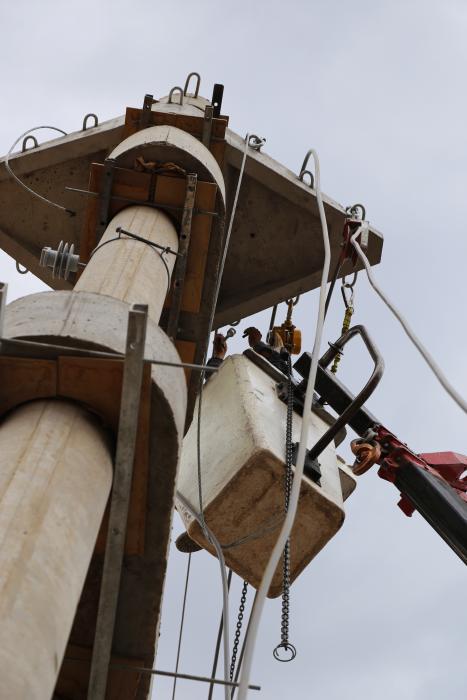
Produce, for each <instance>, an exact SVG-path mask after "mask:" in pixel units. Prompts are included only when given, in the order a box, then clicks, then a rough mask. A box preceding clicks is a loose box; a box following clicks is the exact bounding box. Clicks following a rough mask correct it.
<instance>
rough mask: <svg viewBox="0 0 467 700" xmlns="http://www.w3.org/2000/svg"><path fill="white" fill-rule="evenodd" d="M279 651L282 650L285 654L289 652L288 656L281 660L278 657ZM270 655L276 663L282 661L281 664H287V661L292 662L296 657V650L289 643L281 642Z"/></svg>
mask: <svg viewBox="0 0 467 700" xmlns="http://www.w3.org/2000/svg"><path fill="white" fill-rule="evenodd" d="M279 649H284V651H285V652H288V651H289V652H290V656H289V657H288V658H286V659H281V657H280V656H279ZM272 655H273V656H274V658H275V659H276V661H282V663H288V662H289V661H293V660H294V659H295V657H296V656H297V650H296V649H295V647H294V645H293V644H291V643H290V642H281V643H280V644H278V645H277V647H276V648H275V649H274V651H273V652H272Z"/></svg>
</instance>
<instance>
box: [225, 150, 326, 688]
mask: <svg viewBox="0 0 467 700" xmlns="http://www.w3.org/2000/svg"><path fill="white" fill-rule="evenodd" d="M311 154H312V155H313V159H314V162H315V189H316V199H317V201H318V209H319V217H320V220H321V227H322V231H323V243H324V263H323V272H322V275H321V286H320V292H319V310H318V319H317V322H316V334H315V342H314V345H313V352H312V355H311V366H310V374H309V377H308V386H307V390H306V394H305V401H304V406H303V419H302V430H301V434H300V446H299V448H298V456H297V464H296V467H295V474H294V480H293V486H292V491H291V493H290V501H289V509H288V511H287V514H286V516H285V519H284V523H283V525H282V529H281V531H280V534H279V537H278V538H277V541H276V544H275V545H274V549H273V551H272V553H271V556H270V558H269V561H268V564H267V566H266V569H265V572H264V574H263V578H262V580H261V585H260V587H259V589H258V595H257V596H256V599H255V603H254V607H253V612H252V616H251V622H250V630H249V633H248V638H247V640H246V644H245V656H244V661H243V667H242V672H241V674H240V687H239V693H238V700H245V698H246V696H247V692H248V684H249V679H250V673H251V666H252V662H253V653H254V649H255V644H256V637H257V633H258V628H259V623H260V620H261V614H262V612H263V607H264V601H265V599H266V596H267V593H268V591H269V588H270V585H271V581H272V578H273V576H274V572H275V571H276V568H277V565H278V563H279V560H280V558H281V555H282V552H283V551H284V547H285V543H286V542H287V539H288V537H289V535H290V532H291V530H292V526H293V523H294V520H295V514H296V512H297V506H298V497H299V495H300V486H301V482H302V476H303V467H304V464H305V454H306V446H307V442H308V432H309V427H310V423H311V420H312V413H311V403H312V399H313V392H314V389H315V382H316V372H317V369H318V359H319V351H320V347H321V336H322V333H323V325H324V307H325V303H326V284H327V281H328V277H329V266H330V262H331V249H330V245H329V234H328V227H327V223H326V215H325V213H324V206H323V199H322V196H321V186H320V171H319V160H318V154H317V153H316V151H314V150H312V151H311Z"/></svg>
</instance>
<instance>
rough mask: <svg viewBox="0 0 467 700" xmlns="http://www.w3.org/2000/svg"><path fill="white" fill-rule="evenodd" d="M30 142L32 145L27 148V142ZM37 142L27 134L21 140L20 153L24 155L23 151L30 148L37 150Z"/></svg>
mask: <svg viewBox="0 0 467 700" xmlns="http://www.w3.org/2000/svg"><path fill="white" fill-rule="evenodd" d="M29 140H31V141H32V142H33V145H32V146H31V148H28V141H29ZM38 145H39V144H38V142H37V139H36V137H35V136H32V135H31V134H29V136H25V138H24V139H23V145H22V146H21V152H22V153H24V152H25V151H30V150H31V149H32V148H37V147H38Z"/></svg>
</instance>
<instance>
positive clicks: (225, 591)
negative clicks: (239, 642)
mask: <svg viewBox="0 0 467 700" xmlns="http://www.w3.org/2000/svg"><path fill="white" fill-rule="evenodd" d="M176 496H177V498H178V500H179V501H180V502H181V503H182V505H183V506H184V507H185V508H186V509H187V511H188V512H189V513H190V514H191V515H192V517H193V518H194V519H195V520H196V521H197V523H198V524H199V525H200V527H201V528H202V530H203V532H204V534H205V536H206V537H207V539H208V541H209V542H211V544H212V545H213V546H214V548H215V550H216V554H217V558H218V561H219V566H220V569H221V578H222V615H223V628H224V632H223V638H224V639H223V642H224V681H225V682H226V683H227V685H226V686H224V695H225V700H230V667H229V663H230V649H229V639H230V631H229V585H228V582H227V573H226V566H225V560H224V554H223V552H222V547H221V546H220V544H219V541H218V540H217V538H216V537H215V536H214V535H213V533H212V532H211V530H210V529H209V528H208V526H207V525H206V523H205V522H204V518H202V517H201V514H200V513H198V512H197V511H196V510H195V508H194V507H193V506H192V505H191V503H190V502H189V501H187V499H186V498H185V496H184V495H183V494H181V493H180V492H179V491H177V494H176Z"/></svg>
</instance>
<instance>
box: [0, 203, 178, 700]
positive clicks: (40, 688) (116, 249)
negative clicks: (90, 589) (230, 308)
mask: <svg viewBox="0 0 467 700" xmlns="http://www.w3.org/2000/svg"><path fill="white" fill-rule="evenodd" d="M119 226H121V227H122V228H123V229H125V230H127V231H131V232H132V233H135V234H136V235H138V236H140V237H142V238H145V239H147V240H150V241H153V242H155V243H157V244H159V245H161V246H163V247H164V248H166V247H167V246H169V247H170V248H171V249H172V250H174V251H175V252H176V251H177V249H178V235H177V231H176V229H175V226H174V225H173V223H172V221H171V220H170V218H169V217H168V216H167V215H166V214H165V213H164V212H161V211H157V210H155V209H152V208H149V207H143V206H132V207H128V208H127V209H125V210H123V211H122V212H120V213H119V214H118V215H117V216H116V217H114V219H113V220H112V222H111V223H110V224H109V226H108V228H107V230H106V232H105V234H104V236H103V238H102V239H101V242H100V243H101V244H105V245H102V248H100V249H99V250H98V251H96V253H95V255H94V256H93V257H92V259H91V260H90V262H89V264H88V266H87V267H86V269H85V270H84V272H83V274H82V276H81V278H80V280H79V282H78V284H77V285H76V287H75V289H76V291H92V292H97V293H99V294H103V295H108V296H112V297H115V298H117V299H120V300H122V301H125V302H127V303H128V304H131V303H133V302H135V303H143V304H144V303H146V304H147V305H148V307H149V309H148V311H149V316H150V318H152V320H153V321H155V322H156V323H158V321H159V317H160V313H161V311H162V307H163V304H164V300H165V298H166V295H167V290H168V288H169V286H170V275H171V273H172V270H173V267H174V264H175V260H176V256H175V255H173V254H169V253H165V254H164V253H163V251H161V250H155V249H154V248H152V247H151V246H149V245H147V244H146V243H142V242H140V241H136V240H133V239H131V238H128V237H125V236H124V235H123V236H122V237H121V239H120V240H116V241H111V242H109V243H106V242H107V241H110V239H112V238H114V237H116V236H118V234H117V232H116V228H118V227H119ZM160 254H162V255H164V259H165V263H164V262H163V260H162V259H161V255H160ZM112 471H113V465H112V455H111V451H110V448H109V443H108V438H107V436H106V435H105V433H104V432H103V431H102V430H101V428H100V427H99V424H98V421H97V420H96V418H95V416H93V415H91V414H89V413H87V412H86V411H85V410H84V409H82V408H81V407H79V406H78V405H76V404H73V403H71V402H64V401H55V400H47V401H34V402H31V403H29V404H26V405H24V406H21V407H19V408H17V409H16V410H14V411H13V412H12V413H11V414H10V415H9V416H8V417H7V418H5V419H4V421H3V422H2V423H0V678H1V680H0V697H2V698H3V697H5V698H12V699H13V698H15V699H16V698H18V700H19V699H20V698H28V700H35V699H36V698H37V700H39V699H40V700H48V699H49V698H50V697H51V696H52V693H53V689H54V686H55V683H56V679H57V675H58V672H59V670H60V666H61V662H62V658H63V654H64V652H65V648H66V643H67V641H68V637H69V634H70V630H71V626H72V623H73V619H74V615H75V612H76V608H77V605H78V601H79V598H80V595H81V591H82V587H83V584H84V580H85V576H86V573H87V570H88V566H89V562H90V560H91V556H92V552H93V549H94V545H95V541H96V537H97V533H98V531H99V527H100V524H101V521H102V516H103V513H104V510H105V506H106V503H107V500H108V496H109V492H110V488H111V482H112Z"/></svg>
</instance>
